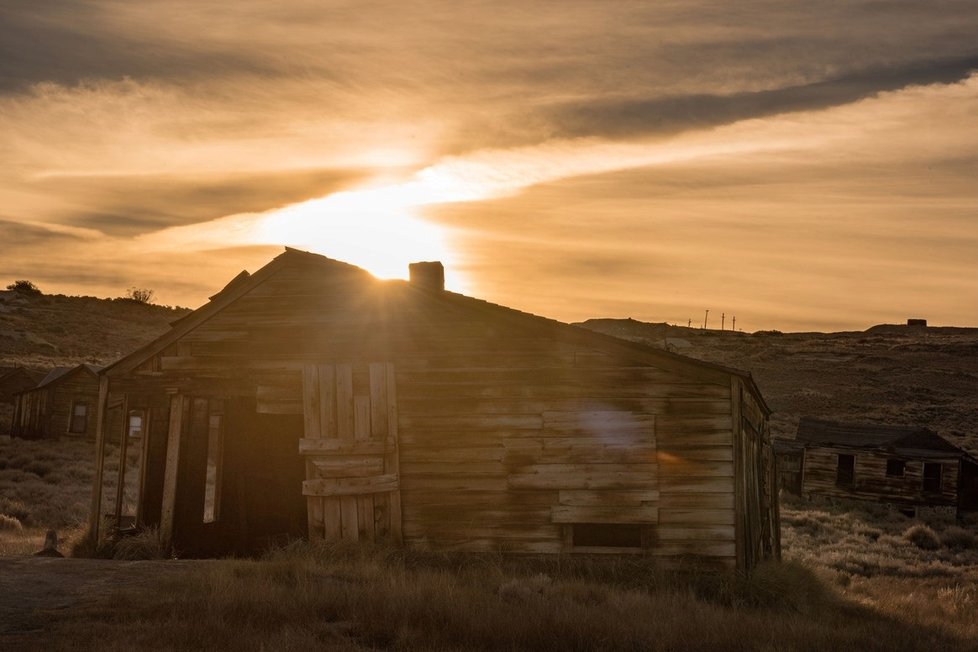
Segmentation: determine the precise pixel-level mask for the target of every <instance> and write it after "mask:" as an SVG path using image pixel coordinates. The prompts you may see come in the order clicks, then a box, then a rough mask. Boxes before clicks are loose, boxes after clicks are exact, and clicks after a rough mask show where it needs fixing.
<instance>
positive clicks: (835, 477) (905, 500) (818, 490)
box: [780, 417, 978, 515]
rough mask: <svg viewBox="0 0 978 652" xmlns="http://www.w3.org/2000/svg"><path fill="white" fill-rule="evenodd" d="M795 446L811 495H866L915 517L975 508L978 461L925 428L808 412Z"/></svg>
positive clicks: (802, 483) (863, 497)
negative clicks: (812, 415) (830, 417)
mask: <svg viewBox="0 0 978 652" xmlns="http://www.w3.org/2000/svg"><path fill="white" fill-rule="evenodd" d="M795 447H796V448H800V449H801V451H802V454H801V456H800V460H799V461H800V464H801V468H800V469H798V475H799V476H800V482H799V484H800V486H801V493H802V494H803V495H804V496H806V497H817V496H821V497H834V498H848V499H858V500H867V501H872V502H876V503H885V504H890V505H893V506H894V507H896V508H898V509H899V510H900V511H902V512H904V513H907V514H914V515H917V514H919V513H921V512H927V511H929V512H939V513H945V514H947V515H957V514H958V513H959V512H960V511H967V510H976V509H978V460H976V459H975V458H974V457H972V456H971V455H969V454H968V453H967V452H965V451H964V450H962V449H961V448H958V447H957V446H955V445H953V444H951V443H950V442H948V441H947V440H946V439H944V438H943V437H940V436H939V435H937V434H936V433H934V432H932V431H931V430H928V429H926V428H915V427H907V426H894V425H875V424H853V423H838V422H834V421H825V420H821V419H812V418H808V417H803V418H802V419H801V422H800V423H799V425H798V434H797V435H796V437H795ZM780 470H781V474H782V477H783V476H784V474H785V469H784V468H782V469H780ZM791 472H792V470H791V469H789V473H791Z"/></svg>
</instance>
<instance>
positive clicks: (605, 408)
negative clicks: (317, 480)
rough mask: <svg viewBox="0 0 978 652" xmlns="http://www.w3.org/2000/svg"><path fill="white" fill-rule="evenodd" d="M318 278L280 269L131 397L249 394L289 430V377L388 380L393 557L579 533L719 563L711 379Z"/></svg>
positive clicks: (158, 366) (726, 507) (716, 402)
mask: <svg viewBox="0 0 978 652" xmlns="http://www.w3.org/2000/svg"><path fill="white" fill-rule="evenodd" d="M317 274H319V272H318V271H316V272H315V273H312V272H310V271H309V270H305V269H302V268H301V266H298V267H296V268H295V269H293V268H285V269H283V270H281V271H280V272H278V273H276V274H275V275H274V276H273V277H272V278H271V279H269V280H268V281H266V282H265V283H263V284H262V285H260V286H259V287H258V288H256V289H255V290H254V291H252V292H251V293H250V294H249V295H247V296H245V297H242V298H241V299H239V300H238V301H236V302H235V303H234V304H232V305H231V306H229V307H227V308H226V309H224V310H223V311H222V312H220V313H219V314H217V315H215V316H213V317H212V318H210V319H209V320H208V321H207V322H205V323H204V324H202V325H201V326H199V327H198V328H197V329H195V330H194V331H193V332H191V333H189V334H188V335H187V336H185V337H184V338H183V339H182V340H181V341H180V342H179V345H174V346H172V347H170V348H169V349H168V350H167V351H165V352H164V353H163V355H161V356H159V358H158V359H156V360H151V361H149V362H147V363H146V364H145V365H143V366H142V367H141V368H140V369H137V370H136V371H135V372H134V374H133V376H132V379H131V380H134V381H137V382H156V383H159V384H160V386H167V385H168V386H177V385H179V386H181V387H183V388H187V387H190V386H191V384H193V385H194V387H195V389H193V390H190V389H187V390H186V391H188V392H191V393H194V392H198V391H200V389H201V388H205V387H208V386H209V387H210V391H212V392H213V391H219V390H215V388H223V391H225V392H226V394H233V393H240V392H247V391H251V396H252V397H255V398H257V400H258V410H259V411H260V412H264V413H269V414H302V411H303V402H302V391H301V387H302V370H303V368H304V367H305V365H307V364H318V365H323V364H326V365H329V364H336V363H350V364H357V365H359V364H366V363H379V362H384V363H392V364H393V365H394V368H395V374H396V387H397V392H398V411H399V417H398V427H399V429H400V433H399V434H400V442H399V446H400V489H401V498H402V507H403V534H404V538H405V540H407V541H408V542H409V543H411V544H413V545H417V546H426V545H427V546H431V547H437V548H443V549H459V550H509V551H519V552H557V551H562V550H567V545H568V542H567V536H566V535H567V532H568V527H569V524H571V523H574V522H575V519H581V520H580V522H585V523H602V522H609V521H612V522H624V523H633V524H637V525H640V526H641V527H643V528H645V532H646V533H645V536H644V538H643V540H644V541H645V542H646V543H647V544H648V546H649V548H648V552H650V553H651V554H656V555H662V556H668V557H672V556H682V555H693V556H699V557H707V558H710V559H712V560H714V561H718V562H720V563H722V564H725V565H732V564H733V563H734V561H735V519H734V513H735V512H734V495H733V477H734V452H733V447H732V428H733V423H732V416H731V401H730V398H731V391H730V381H729V376H728V375H726V374H721V373H718V372H711V373H703V374H699V373H696V370H695V369H694V370H693V371H692V372H690V373H684V374H680V373H677V372H676V371H667V370H665V369H661V368H657V367H654V366H652V365H650V364H647V363H644V362H637V361H636V356H635V355H632V354H628V353H623V352H621V351H615V350H614V347H610V350H609V348H607V347H601V346H593V345H590V346H589V345H586V344H582V343H581V342H580V341H576V340H574V339H573V338H571V339H567V338H561V337H559V333H558V334H555V331H554V329H553V328H550V327H549V326H547V325H546V324H545V323H544V325H543V326H541V325H540V323H541V322H533V323H529V324H523V323H522V322H524V321H526V320H520V319H513V318H512V313H508V315H509V316H508V317H506V318H503V317H500V316H499V314H500V312H501V311H500V310H499V309H496V308H491V307H486V308H485V309H484V310H483V311H482V313H480V311H479V309H478V308H475V309H470V308H469V307H462V306H460V305H459V303H458V301H456V300H446V299H442V298H440V295H438V294H437V293H422V292H418V291H416V290H413V289H411V288H408V287H404V286H397V285H394V286H391V285H388V286H386V289H385V288H383V287H382V286H380V285H379V284H373V283H370V284H362V283H360V282H351V281H349V279H341V280H337V281H329V280H323V279H321V278H317ZM478 303H480V302H473V304H478ZM354 409H355V406H354ZM337 414H338V415H339V411H338V412H337ZM338 418H346V417H342V416H338ZM229 436H233V433H229ZM297 499H300V500H301V497H297Z"/></svg>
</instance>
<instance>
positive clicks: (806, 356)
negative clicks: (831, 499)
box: [578, 319, 978, 454]
mask: <svg viewBox="0 0 978 652" xmlns="http://www.w3.org/2000/svg"><path fill="white" fill-rule="evenodd" d="M578 325H579V326H583V327H585V328H589V329H591V330H595V331H599V332H602V333H605V334H608V335H614V336H616V337H621V338H623V339H627V340H632V341H637V342H643V343H645V344H648V345H651V346H657V347H660V348H666V349H669V350H672V351H675V352H677V353H681V354H683V355H688V356H690V357H694V358H698V359H700V360H706V361H709V362H716V363H720V364H724V365H728V366H731V367H736V368H738V369H743V370H746V371H749V372H751V374H752V375H753V376H754V378H755V380H756V381H757V384H758V386H759V387H760V389H761V392H762V393H763V395H764V398H765V400H766V401H767V402H768V404H769V405H770V406H771V408H772V409H773V410H774V411H775V413H774V415H773V416H772V419H771V427H772V432H773V434H774V435H775V436H777V437H788V438H790V437H794V434H795V431H796V429H797V427H798V420H799V418H801V417H802V416H814V417H821V418H826V419H835V420H840V421H853V422H865V423H892V424H903V425H909V426H920V427H926V428H930V429H932V430H934V431H935V432H937V433H938V434H940V435H942V436H944V437H946V438H947V439H949V440H950V441H952V442H953V443H955V444H957V445H959V446H963V447H964V448H965V449H966V450H969V451H970V452H971V453H972V454H978V406H976V403H975V396H976V395H978V328H957V327H946V326H945V327H926V326H924V327H921V326H903V325H894V324H881V325H878V326H873V327H871V328H868V329H866V330H865V331H850V332H841V333H817V332H812V333H781V332H779V331H758V332H756V333H743V332H739V331H738V332H733V331H719V330H709V329H706V330H705V329H700V328H686V327H682V326H671V325H668V324H662V323H645V322H640V321H636V320H634V319H590V320H588V321H586V322H581V323H580V324H578Z"/></svg>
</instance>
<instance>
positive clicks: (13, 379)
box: [0, 367, 44, 405]
mask: <svg viewBox="0 0 978 652" xmlns="http://www.w3.org/2000/svg"><path fill="white" fill-rule="evenodd" d="M43 378H44V373H43V372H40V371H35V370H33V369H28V368H27V367H0V403H8V404H10V405H13V404H14V397H15V395H16V394H18V393H20V392H23V391H24V390H27V389H31V388H32V387H36V386H37V384H38V383H39V382H41V380H42V379H43Z"/></svg>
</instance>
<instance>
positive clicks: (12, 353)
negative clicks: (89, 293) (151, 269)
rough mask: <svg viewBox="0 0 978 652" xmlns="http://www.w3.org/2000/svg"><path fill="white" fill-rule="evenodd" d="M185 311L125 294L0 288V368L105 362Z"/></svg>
mask: <svg viewBox="0 0 978 652" xmlns="http://www.w3.org/2000/svg"><path fill="white" fill-rule="evenodd" d="M187 312H188V310H187V309H186V308H171V307H170V306H156V305H151V304H146V303H139V302H137V301H133V300H131V299H97V298H95V297H67V296H64V295H61V294H57V295H46V294H39V295H38V294H26V293H22V292H15V291H12V290H7V291H0V367H13V366H20V365H23V366H26V367H32V368H35V369H42V370H47V369H50V368H51V367H56V366H67V365H76V364H79V363H82V362H91V363H94V364H107V363H109V362H112V361H113V360H115V359H117V358H119V357H121V356H122V355H124V354H126V353H128V352H129V351H132V350H133V349H135V348H137V347H139V346H142V345H143V344H146V343H147V342H149V341H150V340H152V339H154V338H155V337H157V336H158V335H160V334H161V333H163V332H165V331H166V330H167V329H168V328H169V325H170V322H171V321H173V320H175V319H177V318H179V317H180V316H182V315H184V314H186V313H187Z"/></svg>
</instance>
